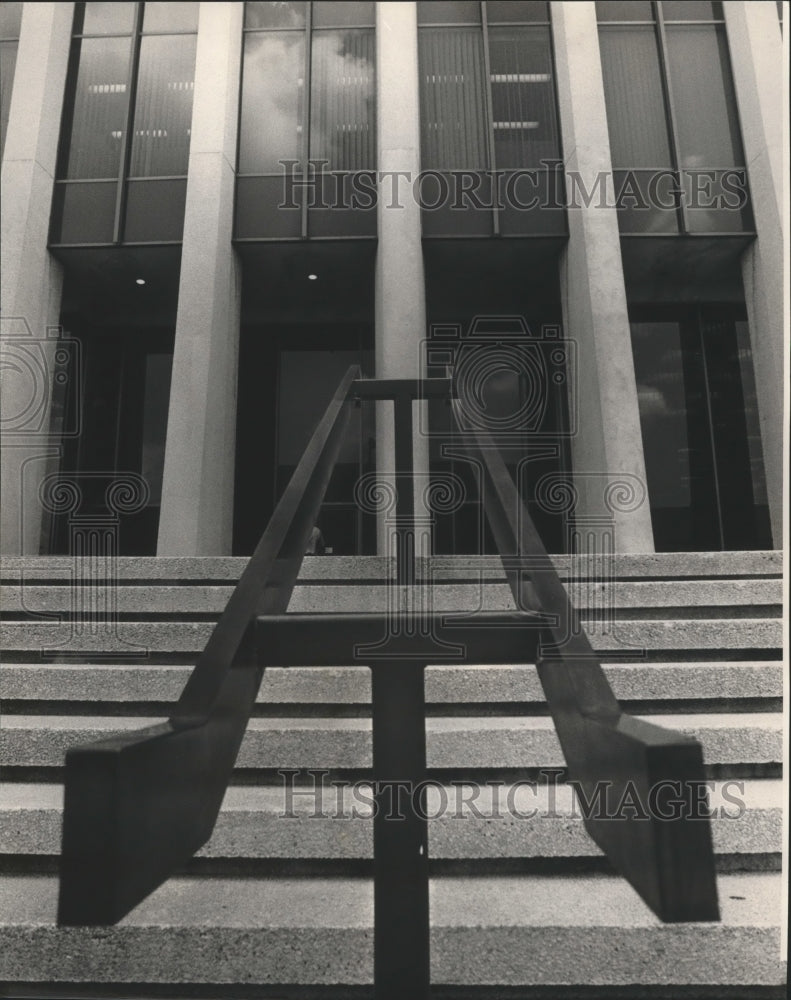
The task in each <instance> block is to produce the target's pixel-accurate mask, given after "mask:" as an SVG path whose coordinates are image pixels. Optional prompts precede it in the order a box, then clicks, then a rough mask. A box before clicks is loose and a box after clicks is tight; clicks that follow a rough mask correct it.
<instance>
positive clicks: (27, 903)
mask: <svg viewBox="0 0 791 1000" xmlns="http://www.w3.org/2000/svg"><path fill="white" fill-rule="evenodd" d="M781 879H782V876H781V874H780V873H779V872H777V873H776V872H758V873H735V874H726V875H720V876H718V879H717V881H718V888H719V895H720V905H721V908H722V914H721V916H722V922H721V923H720V924H719V925H718V924H703V925H697V926H703V927H711V928H717V927H719V928H720V929H724V928H726V927H729V926H730V927H745V926H749V927H775V926H777V925H778V924H779V918H780V908H779V901H780V889H781ZM430 885H431V895H432V900H431V902H432V910H433V912H432V923H433V925H434V926H447V927H486V926H488V927H500V926H502V927H510V926H522V927H529V926H542V927H546V926H559V927H568V926H575V927H596V926H607V927H639V926H650V927H655V928H665V929H668V930H672V928H673V926H674V925H668V924H663V923H662V922H661V921H660V920H659V919H658V918H657V917H656V916H655V915H654V914H653V913H652V912H651V911H650V910H649V908H648V907H647V906H646V905H645V903H643V901H642V900H641V899H640V897H639V896H638V895H637V893H636V892H635V891H634V890H633V889H632V888H631V887H630V886H629V885H628V884H627V883H626V882H625V881H624V880H623V879H621V878H619V877H618V876H614V875H599V874H593V875H551V876H546V875H509V876H492V875H447V876H440V877H438V878H432V879H431V880H430ZM57 888H58V880H57V878H54V877H52V876H47V875H3V876H0V927H3V926H5V927H8V926H31V925H38V924H54V921H55V906H56V898H57ZM471 889H474V892H472V891H471ZM372 890H373V883H372V881H371V880H370V879H367V878H363V877H358V876H342V877H336V878H326V877H317V878H311V879H309V880H306V879H293V878H271V877H270V878H265V879H261V878H253V877H250V878H244V879H239V878H221V877H211V878H196V877H188V878H173V879H170V880H168V882H166V883H165V884H164V885H162V886H161V887H160V888H159V889H157V890H156V891H155V892H153V893H152V894H151V895H150V896H149V897H148V898H147V899H145V900H144V901H143V902H142V903H140V904H139V905H138V906H137V907H136V908H135V909H134V910H133V911H132V912H131V913H130V914H128V915H127V916H126V917H124V919H123V920H122V921H120V923H119V924H118V925H117V927H118V932H119V933H121V932H123V929H124V928H129V927H135V926H146V925H149V926H150V925H154V926H174V925H176V924H178V925H180V926H185V927H189V926H193V927H195V926H198V927H199V926H207V925H211V926H223V927H234V926H236V927H278V926H281V927H366V928H368V927H370V926H371V924H372V920H373V891H372ZM734 897H743V898H734ZM772 904H776V905H772ZM675 926H676V927H677V926H678V925H675ZM687 926H688V927H690V929H692V928H694V927H695V925H694V924H692V925H687ZM103 933H111V931H109V930H108V931H105V932H103Z"/></svg>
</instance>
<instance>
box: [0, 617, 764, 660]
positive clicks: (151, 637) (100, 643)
mask: <svg viewBox="0 0 791 1000" xmlns="http://www.w3.org/2000/svg"><path fill="white" fill-rule="evenodd" d="M213 627H214V626H213V624H212V623H211V622H204V621H192V622H183V621H177V622H161V621H151V622H136V621H121V622H117V623H114V624H113V625H112V626H111V627H110V628H108V629H105V627H104V625H100V626H99V627H98V628H97V629H96V631H95V632H93V631H91V628H90V625H89V624H88V623H85V624H84V626H81V627H76V626H75V627H72V625H71V623H69V622H32V621H21V622H4V623H3V624H2V626H0V647H2V648H3V649H5V650H6V656H7V658H13V653H14V652H15V651H16V652H23V651H24V652H27V653H33V654H36V655H47V656H57V655H61V656H72V657H73V656H76V655H78V654H80V653H82V654H98V655H101V654H105V655H106V654H113V655H114V656H129V657H144V656H149V655H152V654H163V655H164V654H168V653H176V654H190V655H191V656H195V655H197V654H198V653H199V652H201V651H202V650H203V648H204V646H205V645H206V642H207V640H208V638H209V635H210V634H211V631H212V629H213ZM589 635H590V639H591V644H592V646H593V648H594V649H595V650H597V651H600V652H603V653H604V652H606V651H615V652H618V653H620V654H624V653H628V652H630V651H631V653H632V655H635V656H637V655H640V654H639V650H641V649H644V650H647V651H649V652H650V651H656V652H663V651H677V650H681V651H683V650H717V651H718V652H722V651H723V650H740V649H750V650H766V651H776V650H778V649H779V648H780V645H781V643H782V623H781V622H780V621H779V620H774V619H769V618H739V619H736V620H731V619H722V620H711V619H704V620H698V619H683V620H677V621H673V620H636V621H617V622H615V623H614V625H613V626H612V628H611V630H608V631H607V633H606V634H604V635H601V634H597V630H595V629H591V630H589Z"/></svg>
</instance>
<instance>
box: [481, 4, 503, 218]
mask: <svg viewBox="0 0 791 1000" xmlns="http://www.w3.org/2000/svg"><path fill="white" fill-rule="evenodd" d="M481 25H482V27H483V72H484V76H485V78H486V86H485V87H484V91H485V94H486V119H487V129H486V141H487V144H488V147H489V149H488V153H489V170H490V171H491V173H490V177H491V184H492V225H493V227H494V235H495V236H499V235H500V214H499V211H498V202H499V198H497V197H495V196H494V195H495V192H496V190H497V188H496V184H497V178H496V170H497V161H496V160H495V156H494V101H493V100H492V68H491V66H492V63H491V59H490V58H489V22H488V20H487V18H486V3H485V2H482V3H481Z"/></svg>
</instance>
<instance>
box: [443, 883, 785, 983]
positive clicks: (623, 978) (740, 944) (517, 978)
mask: <svg viewBox="0 0 791 1000" xmlns="http://www.w3.org/2000/svg"><path fill="white" fill-rule="evenodd" d="M718 882H719V895H720V905H721V909H722V918H723V919H722V923H719V924H716V923H711V924H662V923H660V921H659V920H658V919H657V918H656V917H655V916H654V915H653V914H652V913H651V912H650V911H649V910H648V908H647V907H646V906H645V905H644V904H643V903H642V901H641V900H640V899H639V898H638V896H637V894H636V893H635V892H634V890H633V889H632V888H631V887H630V886H629V885H627V883H626V882H624V881H622V880H619V879H614V878H610V877H608V876H576V877H575V876H566V877H533V878H528V877H524V878H464V877H460V878H446V879H441V880H438V881H437V882H436V883H435V884H434V885H433V886H432V893H431V901H432V920H433V924H434V931H433V933H432V945H433V950H432V963H431V964H432V981H433V982H435V983H453V984H462V983H473V982H474V983H478V984H481V985H484V984H489V985H506V984H508V985H522V984H525V985H532V986H537V985H544V984H546V985H549V984H559V985H571V984H574V983H580V982H583V983H586V984H588V985H591V986H594V985H599V984H601V985H610V984H612V985H615V984H623V985H632V984H635V983H640V984H654V983H656V984H660V983H665V984H679V985H682V984H684V985H687V984H707V985H708V984H722V985H726V984H733V985H739V984H745V985H747V984H774V983H782V982H784V965H783V963H781V962H780V960H779V950H780V934H779V929H778V922H779V917H780V900H779V890H780V877H779V875H777V876H776V875H766V874H761V875H726V876H721V877H720V878H719V880H718Z"/></svg>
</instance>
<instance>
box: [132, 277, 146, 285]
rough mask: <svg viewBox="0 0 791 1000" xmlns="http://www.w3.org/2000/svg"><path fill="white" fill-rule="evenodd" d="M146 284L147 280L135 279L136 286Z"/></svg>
mask: <svg viewBox="0 0 791 1000" xmlns="http://www.w3.org/2000/svg"><path fill="white" fill-rule="evenodd" d="M145 283H146V279H145V278H135V284H136V285H145Z"/></svg>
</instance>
